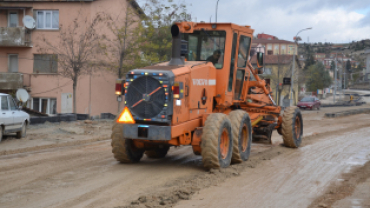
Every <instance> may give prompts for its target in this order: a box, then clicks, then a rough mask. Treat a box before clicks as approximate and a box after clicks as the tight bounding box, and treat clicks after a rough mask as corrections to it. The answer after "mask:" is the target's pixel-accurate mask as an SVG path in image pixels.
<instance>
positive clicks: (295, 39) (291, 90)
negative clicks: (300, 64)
mask: <svg viewBox="0 0 370 208" xmlns="http://www.w3.org/2000/svg"><path fill="white" fill-rule="evenodd" d="M311 29H312V27H308V28H305V29H302V30H300V31H298V33H297V35H295V36H294V42H295V43H296V45H298V34H299V33H301V32H303V31H305V30H311ZM295 48H297V46H296V47H295ZM296 51H297V53H298V48H297V50H296ZM296 51H293V67H292V78H291V86H290V106H293V74H294V68H295V53H296Z"/></svg>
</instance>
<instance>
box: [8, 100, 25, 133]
mask: <svg viewBox="0 0 370 208" xmlns="http://www.w3.org/2000/svg"><path fill="white" fill-rule="evenodd" d="M8 102H9V109H10V111H11V112H12V115H13V127H14V129H19V128H21V127H22V124H23V119H22V112H21V111H20V110H19V109H18V107H17V106H16V104H15V102H14V99H13V98H12V96H10V95H8Z"/></svg>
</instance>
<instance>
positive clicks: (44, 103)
mask: <svg viewBox="0 0 370 208" xmlns="http://www.w3.org/2000/svg"><path fill="white" fill-rule="evenodd" d="M32 109H33V110H35V111H38V112H41V113H45V114H57V99H56V98H33V99H32Z"/></svg>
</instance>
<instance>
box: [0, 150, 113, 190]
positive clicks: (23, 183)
mask: <svg viewBox="0 0 370 208" xmlns="http://www.w3.org/2000/svg"><path fill="white" fill-rule="evenodd" d="M87 155H91V156H87ZM110 157H111V155H110V153H109V152H105V151H103V152H100V153H97V152H86V151H84V152H82V151H81V150H79V151H78V152H76V153H73V154H67V155H62V156H59V155H57V156H55V157H51V158H47V159H41V160H37V161H32V162H27V161H25V162H23V163H21V164H17V165H15V166H7V167H1V166H0V170H1V171H0V174H4V175H8V177H9V178H7V177H1V178H2V180H0V183H1V184H3V186H2V187H1V189H0V190H1V192H0V193H1V194H7V193H10V192H14V191H16V190H18V189H19V187H22V189H25V188H27V186H32V184H33V183H35V182H37V181H40V180H45V179H48V178H50V177H52V176H55V175H57V174H61V173H63V172H67V171H69V170H71V169H74V168H84V167H89V166H90V165H91V164H97V159H98V160H102V161H101V162H100V163H98V165H102V166H103V165H105V161H104V160H105V159H108V158H110ZM55 161H57V162H55ZM45 164H48V165H49V166H50V167H48V168H45V169H44V168H43V167H44V166H45ZM32 166H35V167H34V168H33V170H32V171H29V170H27V169H29V168H30V167H32ZM37 166H43V167H37ZM22 169H26V170H25V171H23V170H22ZM7 171H10V172H7ZM29 173H33V175H32V176H33V177H27V175H29ZM35 176H36V177H35ZM12 178H13V179H12ZM20 178H21V180H20ZM1 181H2V182H1Z"/></svg>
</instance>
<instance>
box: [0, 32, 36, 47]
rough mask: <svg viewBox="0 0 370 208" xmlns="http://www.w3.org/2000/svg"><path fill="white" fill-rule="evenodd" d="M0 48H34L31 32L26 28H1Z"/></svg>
mask: <svg viewBox="0 0 370 208" xmlns="http://www.w3.org/2000/svg"><path fill="white" fill-rule="evenodd" d="M0 47H32V42H31V31H30V30H27V29H26V28H25V27H0Z"/></svg>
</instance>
